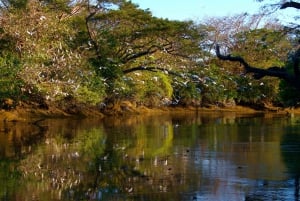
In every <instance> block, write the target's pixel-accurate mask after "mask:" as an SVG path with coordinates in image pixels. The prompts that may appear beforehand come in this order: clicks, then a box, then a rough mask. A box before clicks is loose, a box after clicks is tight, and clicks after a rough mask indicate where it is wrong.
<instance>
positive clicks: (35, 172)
mask: <svg viewBox="0 0 300 201" xmlns="http://www.w3.org/2000/svg"><path fill="white" fill-rule="evenodd" d="M298 131H299V129H297V127H295V126H294V125H293V124H291V119H289V118H286V117H284V118H281V117H274V116H268V117H266V116H244V115H236V114H234V113H226V114H225V113H224V114H222V113H212V114H199V115H195V114H188V113H186V114H176V115H159V116H147V117H142V116H135V117H132V118H117V119H116V118H107V119H104V120H102V121H99V120H92V119H86V120H71V119H59V120H55V119H52V120H45V121H39V122H35V123H34V124H26V123H11V124H0V145H1V146H0V179H1V180H2V181H5V182H2V183H0V200H5V201H6V200H45V201H47V200H285V199H291V198H292V199H294V200H298V198H299V175H298V172H299V167H300V166H299V165H298V164H297V162H295V161H297V160H298V157H299V151H300V148H299V143H300V138H298V135H297V132H298ZM299 136H300V135H299ZM298 166H299V167H298ZM297 182H298V183H297ZM291 192H292V193H291Z"/></svg>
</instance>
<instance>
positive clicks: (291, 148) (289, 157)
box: [281, 125, 300, 200]
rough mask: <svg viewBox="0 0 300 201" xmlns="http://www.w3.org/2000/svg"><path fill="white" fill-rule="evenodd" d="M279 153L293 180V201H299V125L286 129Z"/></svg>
mask: <svg viewBox="0 0 300 201" xmlns="http://www.w3.org/2000/svg"><path fill="white" fill-rule="evenodd" d="M281 153H282V158H283V161H284V163H285V164H286V167H287V169H288V173H289V175H290V176H291V177H292V178H293V180H294V182H293V183H294V189H295V190H294V195H295V200H300V199H299V196H300V195H299V179H300V163H299V161H300V125H296V126H294V127H290V128H288V129H287V133H286V134H285V135H283V136H282V140H281Z"/></svg>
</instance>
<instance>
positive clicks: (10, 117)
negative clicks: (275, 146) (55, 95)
mask: <svg viewBox="0 0 300 201" xmlns="http://www.w3.org/2000/svg"><path fill="white" fill-rule="evenodd" d="M186 112H198V113H206V112H234V113H241V114H242V113H244V114H247V113H249V114H254V113H273V114H278V115H293V114H300V108H277V107H270V108H263V109H261V110H255V109H252V108H250V107H245V106H233V107H217V106H210V107H160V108H147V107H144V106H139V107H138V106H135V105H132V104H131V103H129V102H122V103H121V104H119V105H114V106H111V107H107V108H105V109H100V108H97V107H83V106H73V107H69V108H67V109H66V108H58V107H55V106H49V107H48V108H47V109H43V108H38V107H34V106H31V105H22V106H17V107H16V108H14V109H11V110H0V121H35V120H37V119H46V118H103V117H105V116H120V115H121V116H125V115H152V114H160V113H186Z"/></svg>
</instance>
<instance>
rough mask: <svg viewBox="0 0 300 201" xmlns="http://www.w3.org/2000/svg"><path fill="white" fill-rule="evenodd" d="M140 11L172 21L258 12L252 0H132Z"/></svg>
mask: <svg viewBox="0 0 300 201" xmlns="http://www.w3.org/2000/svg"><path fill="white" fill-rule="evenodd" d="M132 2H133V3H136V4H138V5H139V6H140V8H142V9H147V8H149V9H150V10H151V12H152V14H153V15H154V16H157V17H162V18H169V19H172V20H174V19H175V20H201V19H203V18H205V17H211V16H226V15H233V14H238V13H242V12H248V13H255V12H258V10H259V6H260V5H261V4H260V3H257V2H255V1H254V0H132Z"/></svg>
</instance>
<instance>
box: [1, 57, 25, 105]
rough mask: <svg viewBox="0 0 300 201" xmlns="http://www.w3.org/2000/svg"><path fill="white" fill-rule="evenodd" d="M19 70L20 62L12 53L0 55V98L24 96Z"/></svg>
mask: <svg viewBox="0 0 300 201" xmlns="http://www.w3.org/2000/svg"><path fill="white" fill-rule="evenodd" d="M19 70H20V62H19V60H18V59H17V58H16V57H15V56H14V55H12V54H7V55H2V56H1V57H0V100H3V99H5V98H10V99H13V100H20V99H22V98H24V97H23V92H24V90H25V88H23V86H24V82H23V80H22V79H21V78H20V77H19V76H18V72H19Z"/></svg>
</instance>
